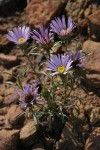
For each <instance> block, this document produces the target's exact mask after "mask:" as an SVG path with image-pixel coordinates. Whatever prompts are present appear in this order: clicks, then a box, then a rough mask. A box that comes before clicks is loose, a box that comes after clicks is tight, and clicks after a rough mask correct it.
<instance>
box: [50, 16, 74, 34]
mask: <svg viewBox="0 0 100 150" xmlns="http://www.w3.org/2000/svg"><path fill="white" fill-rule="evenodd" d="M50 27H51V30H50V31H51V32H53V33H57V34H58V35H60V36H66V35H68V34H69V33H71V31H72V30H73V29H74V28H75V27H76V24H75V23H74V21H73V20H72V19H71V18H70V17H69V18H68V25H66V21H65V16H62V19H60V18H59V17H57V18H56V19H55V20H52V21H51V24H50Z"/></svg>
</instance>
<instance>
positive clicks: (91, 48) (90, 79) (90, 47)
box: [82, 40, 100, 94]
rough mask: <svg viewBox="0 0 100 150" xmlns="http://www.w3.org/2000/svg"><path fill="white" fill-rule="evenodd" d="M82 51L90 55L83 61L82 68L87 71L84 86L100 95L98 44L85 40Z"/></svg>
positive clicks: (99, 53)
mask: <svg viewBox="0 0 100 150" xmlns="http://www.w3.org/2000/svg"><path fill="white" fill-rule="evenodd" d="M82 49H83V50H84V51H86V52H87V53H90V55H88V56H87V58H86V60H85V61H84V66H85V68H86V69H87V70H88V71H89V73H88V74H87V79H86V82H85V85H88V87H89V88H91V89H92V90H93V91H95V92H96V93H97V94H100V43H99V42H94V41H90V40H87V41H85V42H84V44H83V48H82Z"/></svg>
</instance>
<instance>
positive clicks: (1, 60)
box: [0, 53, 20, 68]
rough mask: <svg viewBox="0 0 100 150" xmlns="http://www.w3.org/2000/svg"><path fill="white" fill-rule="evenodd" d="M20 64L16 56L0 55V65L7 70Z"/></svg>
mask: <svg viewBox="0 0 100 150" xmlns="http://www.w3.org/2000/svg"><path fill="white" fill-rule="evenodd" d="M19 63H20V61H19V60H18V58H17V56H9V55H5V54H3V53H1V54H0V64H1V65H4V66H5V67H7V68H9V67H12V66H16V65H18V64H19Z"/></svg>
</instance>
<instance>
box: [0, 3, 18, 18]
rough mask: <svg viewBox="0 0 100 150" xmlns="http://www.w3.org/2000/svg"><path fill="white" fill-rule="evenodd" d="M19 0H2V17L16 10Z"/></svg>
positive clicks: (0, 10)
mask: <svg viewBox="0 0 100 150" xmlns="http://www.w3.org/2000/svg"><path fill="white" fill-rule="evenodd" d="M18 1H19V0H0V16H3V15H7V14H8V13H9V11H10V12H11V11H12V10H13V11H14V8H15V6H16V4H17V2H18Z"/></svg>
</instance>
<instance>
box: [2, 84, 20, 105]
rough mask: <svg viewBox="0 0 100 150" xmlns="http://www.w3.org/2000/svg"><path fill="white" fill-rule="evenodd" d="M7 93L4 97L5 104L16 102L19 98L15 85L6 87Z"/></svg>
mask: <svg viewBox="0 0 100 150" xmlns="http://www.w3.org/2000/svg"><path fill="white" fill-rule="evenodd" d="M5 95H6V97H5V99H4V104H5V105H6V106H8V105H11V104H12V103H16V102H17V100H18V98H19V95H18V93H17V90H15V89H14V87H13V86H12V87H9V88H6V92H5Z"/></svg>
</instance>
